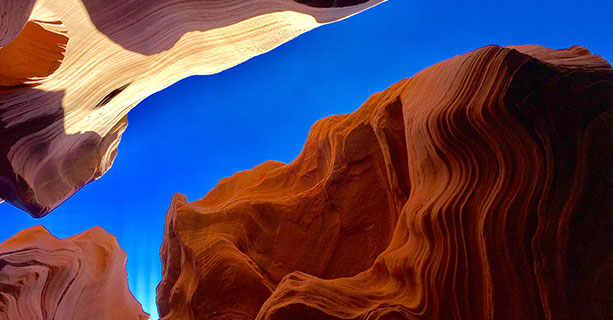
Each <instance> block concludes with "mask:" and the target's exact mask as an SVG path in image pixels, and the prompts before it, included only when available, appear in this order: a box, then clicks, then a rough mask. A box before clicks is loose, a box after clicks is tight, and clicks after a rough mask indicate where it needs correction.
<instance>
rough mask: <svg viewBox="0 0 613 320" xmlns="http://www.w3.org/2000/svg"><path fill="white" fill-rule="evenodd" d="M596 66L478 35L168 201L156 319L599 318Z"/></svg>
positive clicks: (602, 274) (600, 95)
mask: <svg viewBox="0 0 613 320" xmlns="http://www.w3.org/2000/svg"><path fill="white" fill-rule="evenodd" d="M612 163H613V70H612V69H611V66H610V64H609V63H608V62H606V61H605V60H604V59H603V58H601V57H599V56H597V55H594V54H591V53H590V52H589V51H588V50H586V49H584V48H582V47H572V48H569V49H565V50H552V49H547V48H544V47H540V46H514V47H507V48H502V47H498V46H488V47H484V48H481V49H478V50H475V51H472V52H469V53H467V54H464V55H461V56H457V57H454V58H452V59H449V60H447V61H444V62H441V63H439V64H436V65H434V66H432V67H429V68H427V69H425V70H423V71H422V72H420V73H418V74H417V75H415V76H413V77H412V78H410V79H407V80H404V81H402V82H400V83H397V84H395V85H393V86H392V87H390V88H389V89H387V90H385V91H384V92H381V93H377V94H375V95H373V96H372V97H371V98H370V99H369V100H368V101H367V102H366V103H365V104H364V105H363V106H362V107H361V108H360V109H358V110H357V111H356V112H354V113H352V114H348V115H338V116H332V117H328V118H325V119H323V120H321V121H319V122H317V123H316V124H315V125H314V126H313V128H312V130H311V132H310V134H309V137H308V140H307V142H306V144H305V147H304V150H303V151H302V153H301V154H300V155H299V156H298V157H297V158H296V160H294V161H293V162H291V163H289V164H283V163H279V162H266V163H264V164H262V165H260V166H257V167H255V168H253V169H251V170H247V171H243V172H239V173H236V174H235V175H233V176H232V177H230V178H226V179H223V180H222V181H220V183H219V184H218V186H217V187H216V188H214V189H213V190H212V191H211V192H210V193H208V194H207V195H206V196H205V197H204V198H203V199H200V200H197V201H194V202H188V201H187V200H186V198H185V197H184V196H181V195H176V196H175V197H174V198H173V201H172V204H171V206H170V209H169V210H168V214H167V217H166V227H165V234H164V243H163V246H162V250H161V258H162V268H163V280H162V282H161V283H160V285H159V286H158V298H157V299H158V307H159V310H160V315H161V316H162V319H164V320H170V319H225V318H228V319H230V318H231V319H258V320H272V319H276V320H280V319H287V320H289V319H293V320H300V319H335V320H340V319H363V320H374V319H387V320H390V319H517V318H518V317H520V318H522V319H611V318H613V308H612V307H611V306H613V301H612V300H611V295H610V294H609V293H610V290H611V288H612V287H613V282H612V281H613V268H611V265H612V264H611V262H612V261H613V252H612V251H611V243H613V223H612V222H613V221H612V220H613V166H612V165H611V164H612Z"/></svg>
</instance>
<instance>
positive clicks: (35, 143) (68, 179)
mask: <svg viewBox="0 0 613 320" xmlns="http://www.w3.org/2000/svg"><path fill="white" fill-rule="evenodd" d="M23 94H28V99H27V100H26V99H16V97H18V96H20V95H23ZM63 97H64V92H63V91H58V92H47V91H42V90H38V89H30V90H28V91H20V92H18V93H13V94H9V95H5V96H3V97H2V98H0V198H2V199H4V200H5V201H7V202H9V203H11V204H13V205H14V206H16V207H18V208H20V209H22V210H24V211H27V212H28V213H30V215H32V216H33V217H35V218H39V217H43V216H44V215H46V214H47V213H49V212H50V211H51V210H53V209H54V208H55V207H57V206H59V205H60V204H61V203H62V202H64V201H66V200H67V199H68V198H69V197H70V196H72V194H73V193H74V192H76V191H77V190H78V189H80V188H81V187H82V186H83V185H85V184H87V183H88V182H90V181H92V180H93V179H95V178H96V177H98V176H99V175H100V172H99V171H100V168H99V161H100V160H99V159H101V157H102V156H103V155H104V154H105V153H106V152H107V149H108V148H109V146H110V145H111V144H112V142H113V141H115V140H116V139H117V138H118V137H117V133H113V130H111V131H110V132H111V133H110V134H109V135H107V136H105V137H101V136H99V135H98V134H97V133H95V132H86V133H82V134H66V133H65V130H64V119H63V118H64V109H63V106H62V99H63ZM24 100H25V102H24ZM41 106H44V108H42V109H43V110H41ZM19 109H20V110H19ZM16 110H19V111H20V114H19V116H18V117H19V118H23V119H28V120H26V121H23V122H20V123H18V124H16V125H14V124H13V125H11V126H9V121H8V120H6V119H9V118H10V117H12V116H14V115H9V113H12V114H14V113H15V111H16ZM22 139H27V142H25V146H24V145H22V146H21V147H20V150H19V151H18V152H17V153H15V151H14V150H11V149H12V148H13V147H14V146H15V145H16V144H20V143H23V142H24V141H23V140H22ZM58 148H60V149H58ZM58 151H60V152H58ZM24 152H27V153H28V154H23V153H24ZM112 157H114V154H113V155H112ZM15 158H19V160H17V161H16V160H15ZM11 159H13V161H11ZM15 165H17V166H19V168H20V171H21V170H25V171H27V170H34V171H35V173H34V186H31V185H29V184H28V182H27V181H26V180H25V179H24V177H23V176H22V175H20V174H18V173H16V172H15V171H14V169H13V167H14V166H15Z"/></svg>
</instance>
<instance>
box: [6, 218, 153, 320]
mask: <svg viewBox="0 0 613 320" xmlns="http://www.w3.org/2000/svg"><path fill="white" fill-rule="evenodd" d="M125 264H126V254H125V253H124V252H123V250H121V248H120V247H119V245H118V244H117V240H116V239H115V237H113V236H111V235H110V234H108V233H107V232H106V231H104V230H103V229H102V228H100V227H94V228H92V229H90V230H88V231H86V232H84V233H81V234H79V235H76V236H73V237H70V238H66V239H58V238H56V237H54V236H52V235H51V234H49V232H48V231H47V230H46V229H45V228H43V227H42V226H37V227H32V228H29V229H26V230H23V231H21V232H19V233H18V234H16V235H15V236H13V237H11V238H10V239H8V240H6V241H4V242H2V243H0V319H2V320H33V319H57V320H64V319H88V320H117V319H126V320H146V319H149V316H148V315H147V314H146V313H144V312H143V310H142V308H141V305H140V304H139V303H138V302H137V301H136V299H134V297H133V296H132V294H131V293H130V291H129V289H128V278H127V275H126V266H125Z"/></svg>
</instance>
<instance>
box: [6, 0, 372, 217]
mask: <svg viewBox="0 0 613 320" xmlns="http://www.w3.org/2000/svg"><path fill="white" fill-rule="evenodd" d="M383 1H384V0H369V1H364V0H352V1H328V2H329V3H328V2H326V1H323V2H322V1H310V0H300V1H294V0H223V1H222V0H207V1H200V0H173V1H163V0H155V1H148V0H147V1H145V0H140V1H124V2H108V1H103V0H38V1H23V2H20V5H19V6H18V5H16V3H17V2H18V1H3V2H1V3H0V12H1V13H2V16H3V18H2V22H1V23H0V45H1V47H0V198H2V199H5V200H6V201H8V202H10V203H12V204H13V205H15V206H17V207H19V208H21V209H23V210H25V211H27V212H29V213H30V214H31V215H32V216H34V217H41V216H44V215H45V214H47V213H48V212H50V211H51V210H53V209H54V208H55V207H57V206H58V205H60V204H61V203H62V202H63V201H65V200H66V199H67V198H68V197H70V196H71V195H72V194H74V193H75V192H76V191H77V190H78V189H79V188H81V187H82V186H83V185H85V184H87V183H88V182H90V181H93V180H95V179H97V178H99V177H100V176H102V175H103V174H104V172H106V171H107V170H108V169H109V168H110V167H111V165H112V163H113V159H114V158H115V155H116V152H117V145H118V143H119V140H120V138H121V134H122V132H123V131H124V130H125V128H126V125H127V118H126V115H127V113H128V111H129V110H130V109H131V108H133V107H134V106H135V105H137V104H138V103H139V102H140V101H142V100H143V99H144V98H146V97H147V96H149V95H151V94H152V93H155V92H157V91H159V90H162V89H164V88H165V87H167V86H169V85H171V84H172V83H174V82H176V81H178V80H180V79H182V78H185V77H188V76H191V75H195V74H200V75H204V74H214V73H217V72H220V71H223V70H225V69H228V68H230V67H232V66H235V65H237V64H239V63H242V62H244V61H245V60H248V59H250V58H252V57H254V56H256V55H259V54H262V53H265V52H267V51H269V50H272V49H273V48H275V47H277V46H279V45H281V44H282V43H284V42H287V41H289V40H291V39H293V38H295V37H296V36H298V35H300V34H302V33H304V32H306V31H309V30H311V29H313V28H316V27H318V26H321V25H323V24H326V23H329V22H333V21H337V20H340V19H343V18H346V17H348V16H350V15H353V14H355V13H357V12H359V11H362V10H364V9H367V8H369V7H372V6H374V5H376V4H378V3H380V2H383ZM5 16H6V17H10V18H7V19H5V18H4V17H5Z"/></svg>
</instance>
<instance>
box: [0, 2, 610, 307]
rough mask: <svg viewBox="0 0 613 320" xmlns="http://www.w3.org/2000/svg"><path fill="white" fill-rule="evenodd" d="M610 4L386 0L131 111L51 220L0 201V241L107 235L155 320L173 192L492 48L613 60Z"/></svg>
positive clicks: (286, 156) (299, 141)
mask: <svg viewBox="0 0 613 320" xmlns="http://www.w3.org/2000/svg"><path fill="white" fill-rule="evenodd" d="M611 16H613V1H610V0H591V1H590V0H585V1H564V0H561V1H493V0H492V1H472V2H470V3H460V2H457V1H414V0H390V1H388V2H386V3H383V4H381V5H380V6H378V7H375V8H373V9H370V10H368V11H366V12H364V13H361V14H358V15H356V16H353V17H351V18H349V19H346V20H343V21H341V22H338V23H334V24H331V25H327V26H324V27H321V28H319V29H316V30H314V31H312V32H309V33H307V34H304V35H302V36H300V37H299V38H297V39H295V40H293V41H291V42H289V43H287V44H284V45H282V46H281V47H279V48H277V49H275V50H273V51H272V52H270V53H267V54H265V55H262V56H259V57H256V58H254V59H252V60H250V61H248V62H246V63H244V64H242V65H239V66H237V67H235V68H232V69H230V70H227V71H224V72H222V73H220V74H217V75H212V76H196V77H190V78H187V79H184V80H182V81H180V82H178V83H176V84H175V85H173V86H171V87H169V88H167V89H165V90H163V91H162V92H158V93H156V94H154V95H152V96H151V97H149V98H148V99H146V100H145V101H143V102H142V103H140V104H139V105H138V106H137V107H136V108H135V109H134V110H133V111H131V112H130V114H129V115H128V120H129V125H128V129H127V130H126V132H125V133H124V136H123V139H122V142H121V144H120V145H119V153H118V156H117V158H116V159H115V164H114V165H113V168H111V170H110V171H109V172H107V173H106V175H105V176H103V177H102V178H101V179H99V180H97V181H95V182H93V183H91V184H89V185H87V186H85V187H84V188H83V189H82V190H81V191H80V192H79V193H77V194H76V195H75V196H73V197H72V198H71V199H69V200H68V201H67V202H66V203H64V204H63V205H62V206H61V207H60V208H58V209H57V210H55V211H54V212H52V213H51V214H49V215H48V216H47V217H45V218H42V219H38V220H34V219H32V218H30V217H29V216H28V215H27V214H26V213H24V212H21V211H19V210H17V209H15V208H13V207H12V206H11V205H9V204H6V203H3V204H0V217H2V222H3V223H2V225H3V226H2V228H0V241H1V240H4V239H7V238H8V237H10V236H12V235H13V234H15V233H17V232H18V231H19V230H21V229H24V228H27V227H30V226H33V225H37V224H42V225H44V226H45V227H47V228H48V229H49V230H50V231H51V232H52V233H53V234H54V235H56V236H58V237H66V236H71V235H74V234H77V233H80V232H83V231H85V230H87V229H89V228H91V227H93V226H95V225H100V226H102V227H103V228H104V229H106V230H107V231H108V232H110V233H111V234H113V235H115V236H116V237H117V239H118V240H119V243H120V245H121V246H122V248H123V249H124V250H125V251H126V252H127V253H128V267H127V268H128V277H129V283H130V288H131V290H132V292H133V294H134V295H135V296H136V297H137V299H138V300H139V301H140V302H141V303H142V304H143V308H144V309H145V311H146V312H148V313H150V314H151V315H152V319H156V318H157V311H156V306H155V287H156V286H157V283H158V282H159V281H160V279H161V271H160V261H159V247H160V245H161V243H162V233H163V224H164V216H165V213H166V210H167V208H168V205H169V204H170V199H171V197H172V195H173V194H174V193H175V192H179V193H183V194H185V195H187V197H188V199H190V200H196V199H199V198H202V197H203V196H204V195H205V194H206V193H207V192H208V191H209V190H210V189H211V188H213V187H214V186H215V184H216V183H217V181H218V180H219V179H221V178H223V177H226V176H229V175H231V174H232V173H234V172H236V171H239V170H245V169H249V168H252V167H253V166H255V165H257V164H259V163H261V162H263V161H266V160H280V161H284V162H289V161H291V160H292V159H294V158H295V157H296V156H297V155H298V153H299V152H300V150H301V149H302V146H303V144H304V141H305V140H306V137H307V134H308V131H309V128H310V127H311V125H312V124H313V123H314V122H315V121H317V120H319V119H321V118H323V117H325V116H328V115H332V114H339V113H349V112H352V111H354V110H355V109H357V108H358V107H359V106H360V105H361V103H362V102H364V101H365V100H366V99H367V98H368V96H370V94H372V93H374V92H377V91H381V90H384V89H385V88H387V87H388V86H389V85H391V84H393V83H395V82H398V81H400V80H401V79H403V78H407V77H410V76H411V75H413V74H415V73H416V72H418V71H419V70H422V69H424V68H426V67H428V66H430V65H432V64H434V63H436V62H439V61H442V60H445V59H447V58H450V57H453V56H455V55H458V54H462V53H464V52H467V51H470V50H473V49H476V48H478V47H481V46H484V45H488V44H499V45H511V44H541V45H545V46H548V47H553V48H566V47H569V46H572V45H575V44H579V45H583V46H585V47H587V48H588V49H590V50H591V51H592V52H594V53H596V54H600V55H602V56H603V57H604V58H606V59H608V60H610V61H611V59H613V42H612V40H613V39H612V38H611V32H613V18H611Z"/></svg>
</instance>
